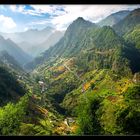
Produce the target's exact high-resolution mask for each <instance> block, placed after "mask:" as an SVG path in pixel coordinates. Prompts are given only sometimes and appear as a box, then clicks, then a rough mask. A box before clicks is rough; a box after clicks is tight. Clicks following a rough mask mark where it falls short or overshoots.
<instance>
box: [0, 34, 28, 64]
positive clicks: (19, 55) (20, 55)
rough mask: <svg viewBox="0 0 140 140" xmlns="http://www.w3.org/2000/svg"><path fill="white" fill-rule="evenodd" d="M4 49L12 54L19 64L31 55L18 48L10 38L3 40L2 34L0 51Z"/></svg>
mask: <svg viewBox="0 0 140 140" xmlns="http://www.w3.org/2000/svg"><path fill="white" fill-rule="evenodd" d="M4 50H5V51H7V52H8V53H9V54H10V55H11V56H13V57H14V58H15V59H16V60H17V61H18V63H20V64H21V65H23V64H25V63H27V62H29V61H30V60H31V57H30V56H29V55H27V54H26V53H25V52H24V51H23V50H22V49H20V48H19V47H18V46H17V45H16V44H15V43H14V42H13V41H11V40H10V39H7V40H5V39H4V38H3V37H2V36H0V51H4Z"/></svg>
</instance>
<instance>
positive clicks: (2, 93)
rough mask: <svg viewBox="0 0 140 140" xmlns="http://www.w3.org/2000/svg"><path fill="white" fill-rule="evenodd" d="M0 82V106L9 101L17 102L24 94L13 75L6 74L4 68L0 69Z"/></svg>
mask: <svg viewBox="0 0 140 140" xmlns="http://www.w3.org/2000/svg"><path fill="white" fill-rule="evenodd" d="M0 81H1V82H0V106H3V105H5V104H6V103H8V102H9V101H12V102H16V101H18V99H19V98H20V97H21V96H23V95H24V94H25V92H26V91H25V89H24V88H23V87H22V85H21V84H20V83H19V82H18V81H17V79H16V77H15V74H14V73H10V72H8V71H7V70H6V67H0Z"/></svg>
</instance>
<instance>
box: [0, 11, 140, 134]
mask: <svg viewBox="0 0 140 140" xmlns="http://www.w3.org/2000/svg"><path fill="white" fill-rule="evenodd" d="M139 10H140V9H136V10H134V11H132V12H130V13H128V14H127V16H124V15H122V18H121V19H120V21H118V22H117V23H116V24H115V25H114V26H113V28H112V27H109V26H103V27H99V26H97V25H96V24H94V23H91V22H89V21H86V20H84V19H83V18H81V17H79V18H78V19H76V20H75V21H73V23H72V24H71V25H70V26H69V27H68V29H67V30H66V32H65V34H64V37H63V38H61V40H60V41H59V42H58V43H57V44H55V45H54V46H52V47H51V48H49V49H48V50H46V51H45V52H44V53H42V55H41V56H39V57H37V58H35V60H34V61H32V62H31V63H28V64H27V65H26V68H28V70H30V71H31V72H30V73H26V72H24V71H23V70H22V69H20V66H19V64H18V63H17V62H16V61H15V60H14V59H13V58H12V57H11V56H9V55H8V54H7V53H4V55H1V62H0V64H1V67H0V81H2V82H0V100H1V104H0V105H1V107H0V135H138V134H140V121H139V120H140V107H139V100H140V63H139V62H140V50H139V49H140V43H139V39H140V36H139V24H140V21H139V18H140V14H139ZM119 14H121V13H119ZM132 19H133V20H132ZM122 29H123V30H122ZM121 30H122V32H121ZM8 58H9V59H8ZM5 59H6V62H7V63H8V65H7V63H4V62H5ZM10 64H12V65H11V66H12V67H11V66H10ZM8 66H9V67H8Z"/></svg>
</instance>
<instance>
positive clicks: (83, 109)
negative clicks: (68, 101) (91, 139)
mask: <svg viewBox="0 0 140 140" xmlns="http://www.w3.org/2000/svg"><path fill="white" fill-rule="evenodd" d="M85 98H87V97H85ZM100 102H101V99H100V98H98V97H94V98H93V99H90V100H87V99H84V100H83V101H82V104H81V105H80V106H79V109H78V110H77V113H78V124H79V128H78V130H77V133H78V134H79V135H98V134H100V132H101V126H100V122H99V116H98V115H97V110H98V108H99V106H100Z"/></svg>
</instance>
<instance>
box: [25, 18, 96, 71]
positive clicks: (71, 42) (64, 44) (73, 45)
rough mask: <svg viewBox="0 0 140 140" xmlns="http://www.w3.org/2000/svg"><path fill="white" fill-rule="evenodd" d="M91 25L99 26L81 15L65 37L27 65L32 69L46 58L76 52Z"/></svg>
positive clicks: (79, 48)
mask: <svg viewBox="0 0 140 140" xmlns="http://www.w3.org/2000/svg"><path fill="white" fill-rule="evenodd" d="M91 27H93V28H96V27H97V26H96V25H95V24H93V23H91V22H89V21H85V20H84V19H83V18H81V17H79V18H78V19H77V20H75V21H74V22H73V23H72V24H71V25H70V26H69V27H68V29H67V30H66V32H65V34H64V37H63V38H61V39H60V41H59V42H58V43H57V44H55V45H54V46H53V47H51V48H49V49H48V50H47V51H46V52H44V53H42V56H40V57H37V58H35V60H34V61H32V62H31V63H29V64H28V65H27V66H26V67H27V68H29V69H30V68H31V69H32V68H33V67H35V66H36V65H38V64H41V63H43V62H44V61H45V60H46V59H50V58H51V57H55V56H56V55H57V56H60V55H62V54H63V55H66V56H68V55H69V54H73V55H74V54H76V53H77V52H79V50H81V46H78V45H77V44H78V43H79V42H81V40H80V39H82V37H83V36H84V35H85V32H86V31H87V30H88V29H89V28H91ZM73 50H74V51H73Z"/></svg>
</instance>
